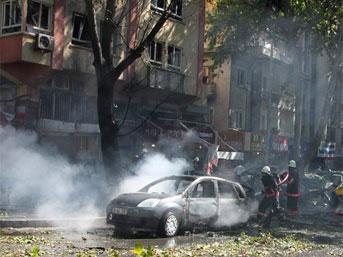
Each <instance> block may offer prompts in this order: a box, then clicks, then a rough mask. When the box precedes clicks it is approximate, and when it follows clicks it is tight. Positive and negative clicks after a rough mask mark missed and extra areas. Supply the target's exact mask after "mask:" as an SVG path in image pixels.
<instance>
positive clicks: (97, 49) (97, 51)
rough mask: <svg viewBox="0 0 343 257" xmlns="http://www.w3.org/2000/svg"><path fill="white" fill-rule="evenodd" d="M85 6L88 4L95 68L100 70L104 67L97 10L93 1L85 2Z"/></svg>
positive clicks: (86, 0) (87, 0)
mask: <svg viewBox="0 0 343 257" xmlns="http://www.w3.org/2000/svg"><path fill="white" fill-rule="evenodd" d="M85 4H86V10H87V16H88V23H89V30H90V33H89V34H90V39H91V43H92V48H93V54H94V64H95V68H96V69H99V67H100V66H101V65H102V61H101V45H100V42H99V35H98V31H97V26H96V15H95V10H94V5H93V3H92V0H85Z"/></svg>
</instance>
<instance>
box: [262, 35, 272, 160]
mask: <svg viewBox="0 0 343 257" xmlns="http://www.w3.org/2000/svg"><path fill="white" fill-rule="evenodd" d="M273 51H274V43H273V41H272V42H271V43H270V56H269V69H268V79H267V89H268V90H267V92H268V103H267V138H266V154H265V160H264V162H265V164H266V165H269V164H270V163H269V162H270V151H271V149H270V141H271V140H270V138H271V135H270V127H271V124H270V123H271V122H270V113H271V109H272V108H271V105H272V80H273Z"/></svg>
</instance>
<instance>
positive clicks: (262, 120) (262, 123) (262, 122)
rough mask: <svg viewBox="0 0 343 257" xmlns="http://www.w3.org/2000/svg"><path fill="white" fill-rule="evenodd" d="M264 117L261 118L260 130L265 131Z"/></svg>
mask: <svg viewBox="0 0 343 257" xmlns="http://www.w3.org/2000/svg"><path fill="white" fill-rule="evenodd" d="M265 124H266V117H265V116H264V115H262V116H261V130H266V125H265Z"/></svg>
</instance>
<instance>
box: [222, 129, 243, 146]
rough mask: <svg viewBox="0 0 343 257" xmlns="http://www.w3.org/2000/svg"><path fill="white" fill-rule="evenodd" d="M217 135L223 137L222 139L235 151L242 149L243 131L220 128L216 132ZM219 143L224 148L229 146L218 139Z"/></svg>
mask: <svg viewBox="0 0 343 257" xmlns="http://www.w3.org/2000/svg"><path fill="white" fill-rule="evenodd" d="M218 134H219V137H221V138H222V139H223V141H224V142H225V143H226V144H228V145H230V146H231V147H232V148H234V149H235V150H237V151H243V150H244V141H245V133H244V132H242V131H235V130H222V131H219V132H218ZM219 144H220V146H221V147H223V148H224V149H227V148H229V147H228V146H226V145H224V144H223V143H221V142H220V141H219Z"/></svg>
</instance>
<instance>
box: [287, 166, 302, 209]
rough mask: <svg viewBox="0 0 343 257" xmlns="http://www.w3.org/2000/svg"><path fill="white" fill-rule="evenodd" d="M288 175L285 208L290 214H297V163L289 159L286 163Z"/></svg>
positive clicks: (298, 185)
mask: <svg viewBox="0 0 343 257" xmlns="http://www.w3.org/2000/svg"><path fill="white" fill-rule="evenodd" d="M288 170H289V176H288V179H287V189H286V195H287V209H288V213H289V214H290V215H298V214H299V210H298V200H299V196H300V183H299V174H298V173H297V165H296V162H295V161H294V160H290V161H289V164H288Z"/></svg>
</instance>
